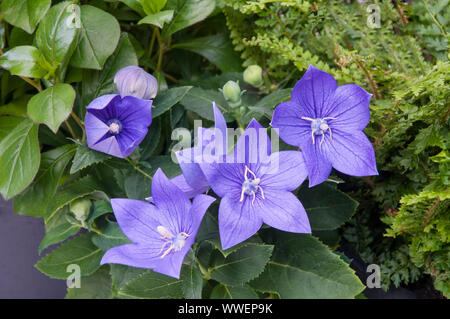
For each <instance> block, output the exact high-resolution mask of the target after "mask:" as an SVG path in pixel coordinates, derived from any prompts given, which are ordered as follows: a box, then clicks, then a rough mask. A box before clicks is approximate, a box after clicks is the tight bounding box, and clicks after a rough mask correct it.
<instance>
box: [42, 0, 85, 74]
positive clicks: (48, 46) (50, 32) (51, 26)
mask: <svg viewBox="0 0 450 319" xmlns="http://www.w3.org/2000/svg"><path fill="white" fill-rule="evenodd" d="M72 5H73V4H72V2H71V1H65V2H61V3H58V4H57V5H55V6H53V7H52V8H51V9H50V10H49V11H48V13H47V15H46V16H45V17H44V18H43V19H42V21H41V23H40V24H39V27H38V29H37V31H36V38H35V39H36V45H37V47H38V48H39V50H40V51H41V52H42V54H43V55H44V57H45V58H46V59H47V61H49V62H50V63H51V64H52V65H53V66H54V67H57V66H59V65H60V64H62V65H63V66H64V65H65V64H66V63H67V62H68V60H69V58H70V56H69V57H67V55H70V53H71V51H72V50H73V48H74V45H76V42H75V40H76V37H77V34H78V28H76V27H75V26H74V25H72V24H71V23H69V21H72V20H73V17H74V16H73V15H74V13H73V10H71V8H72ZM72 43H74V45H72Z"/></svg>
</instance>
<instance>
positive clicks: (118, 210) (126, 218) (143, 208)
mask: <svg viewBox="0 0 450 319" xmlns="http://www.w3.org/2000/svg"><path fill="white" fill-rule="evenodd" d="M111 206H112V208H113V211H114V216H115V217H116V219H117V222H118V223H119V226H120V229H121V230H122V231H123V233H124V234H125V235H126V236H127V237H128V238H129V239H130V240H132V241H133V242H138V243H147V242H153V241H158V242H159V238H160V237H161V235H160V234H159V233H158V231H157V230H156V228H157V227H158V226H159V225H161V222H162V221H161V220H160V217H161V215H163V213H162V212H160V211H159V210H158V208H156V207H155V206H154V205H152V204H149V203H146V202H144V201H140V200H136V199H127V198H113V199H111Z"/></svg>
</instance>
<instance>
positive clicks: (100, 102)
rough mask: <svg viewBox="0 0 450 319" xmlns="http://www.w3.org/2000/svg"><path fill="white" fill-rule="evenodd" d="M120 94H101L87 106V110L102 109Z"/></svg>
mask: <svg viewBox="0 0 450 319" xmlns="http://www.w3.org/2000/svg"><path fill="white" fill-rule="evenodd" d="M117 96H119V95H118V94H106V95H102V96H99V97H98V98H96V99H94V100H93V101H92V102H91V103H89V105H88V106H87V107H86V110H88V111H89V110H101V109H104V108H105V107H106V106H108V104H109V102H111V100H112V99H113V98H115V97H117Z"/></svg>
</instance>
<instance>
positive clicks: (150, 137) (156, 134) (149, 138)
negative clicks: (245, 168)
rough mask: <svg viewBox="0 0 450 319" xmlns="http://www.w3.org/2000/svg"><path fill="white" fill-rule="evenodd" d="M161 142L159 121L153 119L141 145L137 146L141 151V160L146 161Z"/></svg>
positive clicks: (158, 119)
mask: <svg viewBox="0 0 450 319" xmlns="http://www.w3.org/2000/svg"><path fill="white" fill-rule="evenodd" d="M162 142H163V141H162V140H161V119H160V118H156V119H153V121H152V125H151V126H150V129H149V132H148V134H147V135H146V136H145V138H144V140H143V141H142V143H141V144H139V147H140V149H141V160H143V161H146V160H148V159H149V158H150V157H151V156H152V155H153V153H154V152H155V150H156V148H157V147H158V145H159V144H160V143H162Z"/></svg>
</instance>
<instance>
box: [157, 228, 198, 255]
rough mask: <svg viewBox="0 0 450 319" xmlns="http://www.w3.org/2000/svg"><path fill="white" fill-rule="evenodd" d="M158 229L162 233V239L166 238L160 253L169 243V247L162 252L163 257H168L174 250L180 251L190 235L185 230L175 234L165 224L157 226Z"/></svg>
mask: <svg viewBox="0 0 450 319" xmlns="http://www.w3.org/2000/svg"><path fill="white" fill-rule="evenodd" d="M156 230H157V231H158V233H160V234H161V236H162V237H161V239H162V240H164V244H163V245H162V247H161V250H160V251H159V254H160V253H161V252H162V251H163V250H164V249H165V248H166V247H167V245H169V248H167V250H166V251H165V252H164V254H162V256H161V258H164V257H166V256H167V255H168V254H169V253H170V252H171V251H172V250H173V251H180V250H181V249H182V248H183V247H184V244H185V240H186V238H187V237H189V236H190V235H189V234H187V233H185V232H181V233H178V234H177V235H176V236H175V235H174V234H172V233H171V232H170V231H169V230H168V229H167V228H166V227H164V226H158V227H156Z"/></svg>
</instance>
